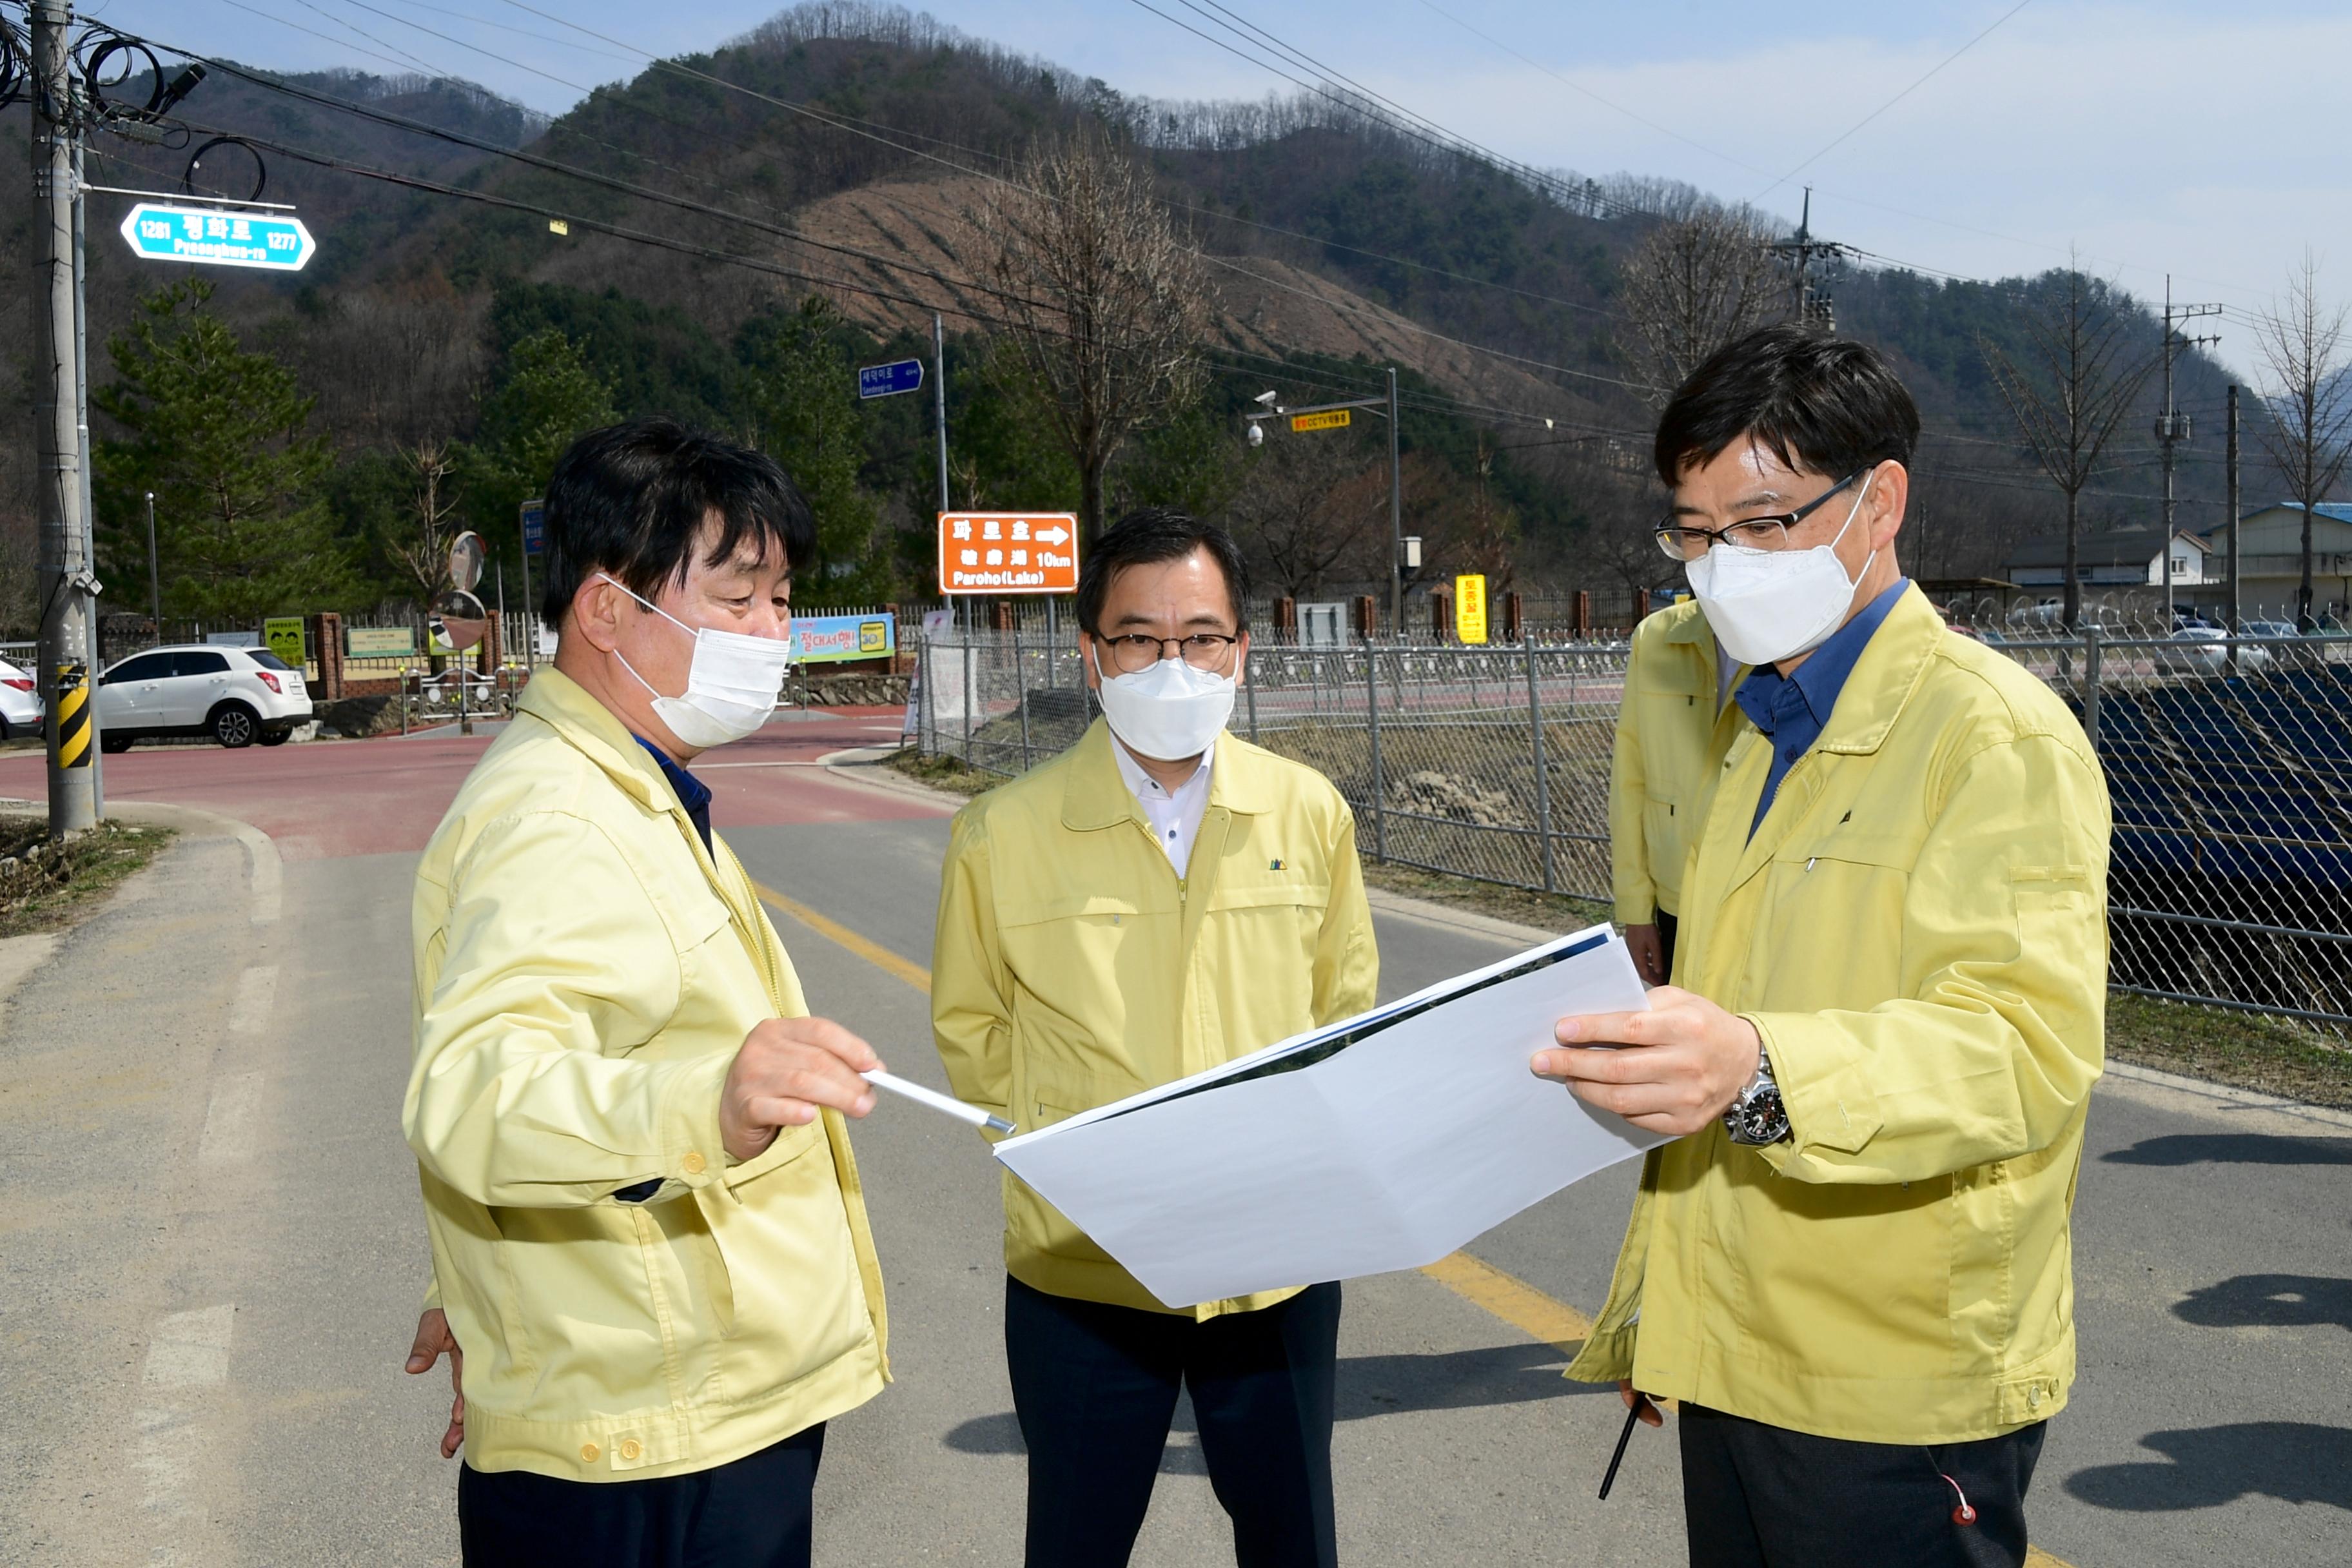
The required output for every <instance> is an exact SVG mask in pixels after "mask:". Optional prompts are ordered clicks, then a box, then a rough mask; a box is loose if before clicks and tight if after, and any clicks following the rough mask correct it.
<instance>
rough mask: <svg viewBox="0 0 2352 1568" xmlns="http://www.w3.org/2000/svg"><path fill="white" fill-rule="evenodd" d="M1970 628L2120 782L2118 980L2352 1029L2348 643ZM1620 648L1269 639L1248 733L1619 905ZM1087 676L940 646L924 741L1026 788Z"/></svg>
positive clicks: (1384, 803)
mask: <svg viewBox="0 0 2352 1568" xmlns="http://www.w3.org/2000/svg"><path fill="white" fill-rule="evenodd" d="M1958 629H1960V630H1961V631H1962V632H1963V634H1964V635H1968V636H1972V637H1978V638H1979V640H1981V641H1983V642H1984V643H1986V644H1987V645H1988V646H1991V647H1999V648H2000V650H2001V651H2002V652H2003V653H2005V654H2007V655H2008V656H2009V657H2011V658H2014V659H2016V660H2018V661H2019V662H2020V663H2021V664H2022V665H2023V666H2025V667H2026V668H2029V669H2031V670H2032V671H2033V672H2034V673H2035V674H2036V675H2037V676H2039V677H2040V678H2041V679H2043V680H2044V681H2046V682H2047V683H2049V684H2050V686H2051V687H2052V688H2053V689H2055V690H2057V691H2058V692H2059V693H2060V694H2061V695H2062V696H2063V697H2064V698H2065V700H2066V701H2067V703H2068V705H2069V706H2070V707H2071V708H2073V709H2074V711H2075V712H2076V714H2077V715H2078V716H2079V717H2080V718H2081V720H2082V721H2083V724H2084V730H2085V731H2086V732H2087V733H2088V734H2089V735H2090V737H2091V739H2092V742H2093V743H2094V745H2095V747H2096V749H2097V751H2098V753H2099V756H2100V758H2101V760H2102V762H2103V763H2104V764H2105V769H2106V773H2107V781H2108V787H2109V789H2110V791H2111V793H2112V794H2113V795H2114V801H2115V824H2116V829H2115V841H2114V868H2113V874H2112V879H2111V884H2110V889H2109V900H2110V931H2111V937H2112V941H2113V946H2114V955H2113V961H2112V965H2113V967H2112V974H2113V978H2114V982H2115V984H2116V986H2117V987H2119V988H2121V989H2124V990H2128V991H2136V992H2141V993H2145V994H2150V995H2156V996H2165V997H2170V998H2173V999H2176V1000H2180V1001H2190V1002H2199V1003H2204V1004H2208V1005H2216V1006H2222V1007H2231V1008H2243V1009H2250V1010H2254V1011H2261V1012H2269V1013H2278V1014H2284V1015H2289V1016H2297V1017H2302V1018H2305V1019H2308V1020H2311V1021H2314V1022H2318V1023H2323V1024H2326V1025H2330V1026H2335V1027H2337V1028H2339V1029H2342V1028H2346V1027H2347V1026H2352V636H2347V635H2343V634H2334V633H2331V634H2327V635H2312V636H2297V635H2293V634H2291V633H2284V632H2279V633H2273V634H2271V635H2262V636H2244V637H2230V636H2228V635H2227V634H2226V633H2224V632H2222V631H2221V630H2220V629H2219V628H2214V627H2207V626H2185V627H2182V628H2179V629H2176V630H2174V631H2172V632H2171V633H2169V634H2168V635H2158V628H2153V627H2149V626H2133V625H2130V624H2128V623H2122V622H2117V623H2116V624H2113V625H2107V626H2085V627H2084V629H2083V630H2082V632H2081V633H2079V634H2067V633H2066V632H2064V630H2063V628H2057V627H2042V626H2033V625H2030V624H2029V625H2025V626H2018V625H2013V624H2011V622H2010V621H2009V619H2008V618H2007V617H2006V616H2004V617H2002V618H2000V619H1999V620H1997V621H1994V622H1991V623H1990V624H1987V625H1983V626H1977V625H1963V626H1960V627H1959V628H1958ZM1628 648H1629V644H1628V643H1626V642H1625V641H1624V640H1622V639H1608V640H1604V639H1592V640H1583V641H1558V642H1543V641H1536V642H1531V643H1528V644H1515V645H1510V646H1498V647H1486V648H1471V647H1449V646H1432V645H1423V644H1414V643H1409V642H1375V643H1362V642H1357V643H1354V644H1352V645H1349V646H1340V647H1302V646H1298V645H1297V644H1295V643H1285V642H1281V641H1277V640H1274V639H1261V640H1259V641H1258V643H1257V646H1256V647H1255V650H1254V651H1253V653H1252V654H1251V658H1250V679H1249V680H1248V682H1247V683H1246V684H1245V685H1244V687H1243V688H1242V699H1241V701H1240V703H1239V705H1238V706H1237V708H1236V710H1235V712H1234V721H1233V728H1234V730H1235V731H1237V732H1239V733H1242V734H1245V735H1247V736H1248V737H1249V738H1251V739H1252V740H1254V741H1255V742H1258V743H1259V744H1261V745H1264V746H1266V747H1268V748H1269V749H1271V750H1273V751H1276V752H1281V753H1282V754H1284V755H1286V756H1290V757H1295V758H1297V760H1299V761H1301V762H1303V763H1308V764H1309V765H1311V766H1313V767H1315V768H1316V769H1318V771H1320V772H1321V773H1324V774H1325V775H1327V776H1328V777H1329V778H1330V779H1331V781H1332V782H1333V783H1334V784H1337V785H1338V786H1339V790H1340V793H1341V794H1342V795H1345V796H1346V797H1347V800H1348V802H1349V805H1350V806H1351V807H1352V808H1353V809H1354V811H1355V814H1356V824H1357V832H1358V835H1359V840H1360V847H1361V848H1362V850H1363V853H1364V854H1365V855H1366V856H1368V857H1370V858H1373V859H1376V860H1382V861H1389V862H1392V863H1396V864H1401V865H1406V866H1414V867H1420V868H1425V869H1429V870H1433V871H1441V872H1445V873H1449V874H1452V875H1454V876H1462V877H1470V878H1475V879H1480V880H1484V881H1490V882H1498V883H1504V884H1507V885H1509V886H1513V887H1522V888H1530V889H1543V890H1545V891H1548V892H1557V893H1566V894H1571V895H1575V896H1578V897H1581V898H1586V899H1591V900H1599V901H1606V900H1608V898H1609V896H1610V872H1609V763H1610V753H1611V750H1612V746H1613V745H1614V743H1615V738H1616V726H1617V711H1618V707H1619V704H1620V702H1621V701H1622V697H1623V692H1624V676H1625V661H1626V656H1627V652H1628ZM1078 658H1079V656H1078V654H1077V651H1076V648H1075V647H1069V646H1067V645H1066V642H1065V641H1064V639H1062V638H1060V637H1055V638H1052V639H1050V640H1049V639H1048V638H1046V637H1045V636H1043V635H1042V633H1041V632H1040V631H1039V630H1036V629H1025V628H1024V629H1022V630H1015V631H1009V632H990V631H977V630H962V631H953V630H951V631H950V632H948V633H946V634H944V635H942V636H938V637H932V638H929V639H927V640H924V641H922V642H921V643H920V645H919V650H918V666H919V673H918V678H917V685H916V699H915V705H914V711H913V712H912V713H911V714H910V715H909V729H910V730H911V731H914V732H915V733H916V735H917V736H918V738H919V745H920V747H921V749H922V751H923V752H925V753H926V754H933V755H939V754H944V755H950V756H954V757H959V758H961V759H962V760H963V761H964V762H966V763H969V764H970V765H971V766H973V767H976V768H981V769H984V770H987V771H989V772H992V773H1003V774H1005V775H1007V776H1010V775H1012V774H1014V773H1021V772H1023V771H1024V770H1025V769H1027V768H1028V767H1030V766H1033V765H1034V764H1035V763H1039V762H1042V761H1044V760H1045V759H1046V758H1048V757H1051V756H1053V755H1055V753H1056V752H1060V751H1062V750H1063V749H1064V748H1065V747H1066V746H1068V745H1069V744H1070V743H1071V742H1074V741H1076V739H1077V737H1078V735H1079V734H1080V733H1082V732H1083V731H1084V730H1085V728H1086V726H1087V721H1088V720H1089V719H1090V718H1091V716H1092V711H1093V709H1092V705H1091V700H1090V699H1089V696H1088V694H1087V689H1086V683H1085V680H1084V679H1083V673H1082V671H1081V669H1080V668H1079V663H1078Z"/></svg>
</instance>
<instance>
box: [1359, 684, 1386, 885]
mask: <svg viewBox="0 0 2352 1568" xmlns="http://www.w3.org/2000/svg"><path fill="white" fill-rule="evenodd" d="M1380 668H1381V650H1380V647H1379V645H1378V644H1376V643H1374V642H1373V641H1372V640H1371V639H1370V638H1369V637H1367V638H1365V639H1364V712H1365V714H1366V716H1367V717H1368V718H1369V719H1370V723H1371V736H1372V858H1373V859H1375V860H1378V861H1381V862H1383V863H1385V862H1386V861H1387V859H1388V858H1389V822H1388V814H1387V810H1386V807H1385V805H1384V803H1383V801H1382V799H1381V797H1382V796H1383V795H1386V794H1387V793H1388V788H1387V784H1386V783H1385V781H1384V780H1383V779H1382V777H1381V676H1380Z"/></svg>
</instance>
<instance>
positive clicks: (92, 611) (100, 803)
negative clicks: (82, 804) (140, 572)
mask: <svg viewBox="0 0 2352 1568" xmlns="http://www.w3.org/2000/svg"><path fill="white" fill-rule="evenodd" d="M73 106H74V124H75V127H76V131H75V135H74V139H73V289H74V386H75V397H74V454H75V457H76V458H78V459H79V465H80V468H81V558H82V561H83V562H84V563H85V564H86V565H88V566H89V568H90V569H91V570H93V571H94V570H96V568H97V565H98V513H97V510H96V509H95V508H94V507H93V506H92V505H91V504H90V499H89V478H90V467H91V465H90V460H89V265H88V252H87V249H86V247H85V245H84V230H85V227H86V225H85V222H84V218H85V209H86V207H87V205H88V204H87V203H85V202H84V201H83V199H82V188H83V168H84V160H85V158H86V157H87V156H88V154H89V135H88V134H87V133H86V132H85V131H84V130H83V128H84V127H87V126H88V125H89V110H90V108H91V105H90V102H89V99H88V98H87V97H86V96H84V95H83V93H82V90H81V89H80V88H79V87H76V88H75V89H74V98H73ZM91 592H92V593H93V594H95V593H96V592H97V589H96V587H95V585H93V586H92V589H91ZM84 629H85V630H86V631H87V632H88V633H89V651H88V652H87V654H85V656H84V658H83V662H84V663H85V664H86V665H87V666H88V667H89V679H91V680H93V681H95V680H96V679H98V673H99V671H100V669H103V668H105V660H104V658H101V657H100V647H99V641H98V635H99V627H98V606H97V605H90V606H89V615H88V616H86V617H85V619H84ZM84 711H85V712H87V713H88V714H89V797H90V815H91V816H97V817H103V816H105V815H106V748H105V747H103V746H101V745H100V744H99V741H100V737H101V734H102V726H101V725H100V722H99V714H98V700H97V695H96V688H95V687H93V688H91V697H90V700H89V705H88V707H87V708H86V709H85V710H84Z"/></svg>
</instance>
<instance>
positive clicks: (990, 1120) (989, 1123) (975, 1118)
mask: <svg viewBox="0 0 2352 1568" xmlns="http://www.w3.org/2000/svg"><path fill="white" fill-rule="evenodd" d="M858 1076H859V1077H860V1078H863V1079H865V1080H866V1082H868V1083H870V1084H872V1085H873V1086H874V1087H875V1088H877V1089H888V1090H889V1091H890V1092H891V1093H893V1094H903V1095H905V1096H906V1097H907V1098H908V1100H913V1101H915V1102H916V1103H917V1104H918V1105H928V1106H929V1107H930V1108H931V1109H932V1110H944V1111H946V1112H947V1113H948V1114H949V1115H950V1116H952V1117H954V1118H955V1119H956V1120H957V1121H964V1122H969V1123H971V1125H972V1126H974V1127H982V1128H986V1129H987V1130H988V1131H991V1132H1011V1131H1013V1130H1014V1129H1013V1123H1011V1122H1010V1121H1005V1120H1004V1118H1003V1117H1002V1116H991V1115H990V1114H989V1113H988V1112H987V1111H985V1110H982V1109H981V1108H980V1107H979V1106H977V1105H966V1104H965V1103H964V1102H963V1101H962V1100H954V1099H950V1097H949V1096H947V1095H944V1094H941V1093H940V1091H939V1090H938V1089H925V1088H924V1087H923V1086H922V1085H921V1084H919V1083H916V1082H913V1081H911V1080H910V1079H903V1078H900V1077H899V1076H898V1074H897V1073H891V1072H882V1071H879V1070H877V1071H874V1072H869V1073H860V1074H859V1075H858Z"/></svg>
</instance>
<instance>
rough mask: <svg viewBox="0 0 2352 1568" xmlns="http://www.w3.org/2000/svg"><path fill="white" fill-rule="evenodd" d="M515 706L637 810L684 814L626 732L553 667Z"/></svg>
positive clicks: (540, 672)
mask: <svg viewBox="0 0 2352 1568" xmlns="http://www.w3.org/2000/svg"><path fill="white" fill-rule="evenodd" d="M515 707H516V710H517V711H519V712H523V713H528V714H530V716H531V717H532V718H534V719H537V720H540V721H541V722H543V723H545V724H546V725H547V726H548V727H549V728H551V729H552V730H553V731H555V732H556V733H557V734H559V735H561V736H562V737H563V738H564V739H565V740H567V741H569V742H572V745H573V746H575V747H577V748H578V749H579V750H580V752H582V753H583V755H585V756H586V757H587V758H588V760H589V761H591V762H593V763H595V764H596V765H597V766H598V767H600V768H602V769H604V773H606V775H607V776H609V777H610V778H611V779H612V781H613V782H614V784H618V785H620V786H621V788H622V790H623V791H624V792H625V793H626V794H627V795H629V796H630V797H631V798H633V799H635V801H636V802H637V803H638V804H639V805H643V806H645V807H646V808H647V809H648V810H651V811H677V812H680V813H683V812H684V811H685V809H686V808H685V807H683V806H681V805H678V804H677V792H676V791H675V790H673V789H671V788H670V787H669V780H667V779H666V778H664V777H663V776H662V772H661V767H660V765H659V764H658V763H656V762H655V761H654V759H653V757H652V756H651V755H650V754H649V753H648V752H646V749H645V747H643V746H641V745H639V744H638V743H637V738H636V736H635V735H634V734H632V733H631V732H630V731H629V729H628V727H627V726H626V725H625V724H623V723H622V722H621V721H620V720H619V719H617V718H615V717H614V713H613V710H611V709H609V708H607V707H605V706H604V704H603V703H602V702H599V701H597V700H595V699H594V698H593V697H591V696H590V695H588V692H587V690H586V689H585V688H583V687H582V686H581V684H580V683H579V682H578V681H576V680H574V679H572V678H571V677H570V676H568V675H566V674H564V673H563V672H562V670H560V669H558V668H555V667H554V666H553V665H551V664H550V665H541V667H540V668H539V670H538V672H537V673H536V674H534V675H533V676H532V677H531V678H530V685H528V686H526V687H524V688H523V689H522V698H521V700H520V701H518V702H517V703H516V704H515Z"/></svg>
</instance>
